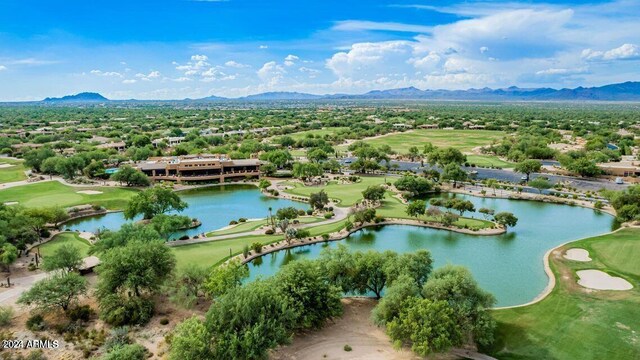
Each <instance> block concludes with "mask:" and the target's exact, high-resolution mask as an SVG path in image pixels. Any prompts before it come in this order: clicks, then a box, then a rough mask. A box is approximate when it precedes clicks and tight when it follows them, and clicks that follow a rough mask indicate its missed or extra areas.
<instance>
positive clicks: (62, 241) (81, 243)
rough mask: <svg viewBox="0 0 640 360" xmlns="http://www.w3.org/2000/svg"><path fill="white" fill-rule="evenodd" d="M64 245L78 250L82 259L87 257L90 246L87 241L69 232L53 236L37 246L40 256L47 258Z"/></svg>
mask: <svg viewBox="0 0 640 360" xmlns="http://www.w3.org/2000/svg"><path fill="white" fill-rule="evenodd" d="M66 244H70V245H73V246H75V247H76V248H78V249H79V250H80V254H82V257H87V256H88V254H87V252H88V251H89V249H90V248H91V244H89V242H88V241H87V240H85V239H83V238H81V237H80V236H78V234H76V233H71V232H65V233H60V234H58V235H56V236H54V237H53V239H51V240H50V241H47V242H46V243H44V244H42V245H40V246H38V248H39V249H40V255H42V256H44V257H47V256H49V255H53V253H55V251H56V250H57V249H58V248H60V247H61V246H62V245H66Z"/></svg>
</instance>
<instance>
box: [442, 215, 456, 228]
mask: <svg viewBox="0 0 640 360" xmlns="http://www.w3.org/2000/svg"><path fill="white" fill-rule="evenodd" d="M441 221H442V225H444V226H451V225H453V224H454V223H455V222H456V221H458V215H456V214H452V213H450V212H446V213H445V214H444V215H442V219H441Z"/></svg>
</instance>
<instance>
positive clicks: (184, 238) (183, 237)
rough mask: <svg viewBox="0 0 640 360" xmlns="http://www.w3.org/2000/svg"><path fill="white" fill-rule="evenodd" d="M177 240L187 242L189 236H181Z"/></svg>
mask: <svg viewBox="0 0 640 360" xmlns="http://www.w3.org/2000/svg"><path fill="white" fill-rule="evenodd" d="M178 240H189V235H182V236H180V238H179V239H178Z"/></svg>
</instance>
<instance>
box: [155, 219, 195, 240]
mask: <svg viewBox="0 0 640 360" xmlns="http://www.w3.org/2000/svg"><path fill="white" fill-rule="evenodd" d="M191 224H192V220H191V218H190V217H188V216H181V215H166V214H158V215H156V216H154V217H153V218H152V219H151V226H152V227H153V228H154V229H155V230H156V231H157V232H158V234H159V235H160V236H161V237H163V238H165V239H168V238H169V237H170V236H171V234H173V233H175V232H176V231H179V230H184V229H186V228H188V227H189V226H191Z"/></svg>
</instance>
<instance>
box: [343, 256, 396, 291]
mask: <svg viewBox="0 0 640 360" xmlns="http://www.w3.org/2000/svg"><path fill="white" fill-rule="evenodd" d="M395 256H397V254H396V253H394V252H391V251H385V252H377V251H367V252H356V253H354V254H353V259H354V260H353V265H354V268H353V275H352V276H353V280H352V286H353V288H352V290H353V291H354V292H356V293H358V294H361V295H363V294H366V293H367V292H373V293H374V294H375V296H376V298H377V299H379V298H380V297H381V294H382V289H384V287H385V286H386V284H387V278H388V271H387V270H386V269H385V264H386V263H387V261H389V260H390V259H391V258H392V257H395Z"/></svg>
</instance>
